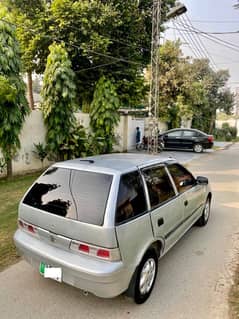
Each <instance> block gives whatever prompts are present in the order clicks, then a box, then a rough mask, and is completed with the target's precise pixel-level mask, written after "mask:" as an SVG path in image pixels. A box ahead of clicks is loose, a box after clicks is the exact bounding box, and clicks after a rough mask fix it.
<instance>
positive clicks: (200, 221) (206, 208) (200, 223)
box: [196, 197, 211, 227]
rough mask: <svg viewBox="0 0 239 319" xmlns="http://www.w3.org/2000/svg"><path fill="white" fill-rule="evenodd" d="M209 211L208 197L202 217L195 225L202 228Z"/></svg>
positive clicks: (206, 220)
mask: <svg viewBox="0 0 239 319" xmlns="http://www.w3.org/2000/svg"><path fill="white" fill-rule="evenodd" d="M210 211H211V200H210V198H209V197H208V198H207V200H206V202H205V204H204V208H203V213H202V216H201V217H200V218H199V219H198V221H197V223H196V225H197V226H200V227H203V226H205V225H207V223H208V220H209V217H210Z"/></svg>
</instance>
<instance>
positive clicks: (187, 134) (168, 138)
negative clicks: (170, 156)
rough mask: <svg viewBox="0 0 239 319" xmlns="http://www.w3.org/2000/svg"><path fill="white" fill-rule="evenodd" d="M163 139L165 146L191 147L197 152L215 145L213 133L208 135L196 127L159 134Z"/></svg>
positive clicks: (172, 147)
mask: <svg viewBox="0 0 239 319" xmlns="http://www.w3.org/2000/svg"><path fill="white" fill-rule="evenodd" d="M159 140H163V142H164V148H168V149H188V150H189V149H191V150H193V151H194V152H196V153H201V152H203V150H204V149H208V148H212V147H213V135H208V134H206V133H204V132H202V131H199V130H196V129H184V128H180V129H173V130H169V131H166V132H164V133H161V134H159Z"/></svg>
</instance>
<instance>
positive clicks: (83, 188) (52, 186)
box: [23, 167, 113, 225]
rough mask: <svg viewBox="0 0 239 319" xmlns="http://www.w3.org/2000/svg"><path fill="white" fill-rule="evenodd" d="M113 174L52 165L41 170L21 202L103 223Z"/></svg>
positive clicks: (95, 223)
mask: <svg viewBox="0 0 239 319" xmlns="http://www.w3.org/2000/svg"><path fill="white" fill-rule="evenodd" d="M112 179H113V177H112V175H108V174H101V173H94V172H86V171H82V170H79V171H78V170H70V169H65V168H58V167H53V168H50V169H49V170H47V171H46V172H45V174H43V175H42V176H41V177H40V178H39V179H38V180H37V181H36V183H35V184H34V185H33V187H32V188H31V189H30V191H29V192H28V193H27V194H26V196H25V198H24V199H23V203H24V204H26V205H29V206H31V207H34V208H38V209H40V210H43V211H45V212H48V213H51V214H55V215H58V216H62V217H66V218H71V219H75V220H79V221H81V222H84V223H89V224H94V225H102V224H103V221H104V215H105V209H106V205H107V200H108V196H109V191H110V187H111V183H112Z"/></svg>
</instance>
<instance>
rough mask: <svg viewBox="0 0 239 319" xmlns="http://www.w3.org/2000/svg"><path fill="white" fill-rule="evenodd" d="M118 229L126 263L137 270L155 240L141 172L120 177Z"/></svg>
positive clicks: (122, 253) (116, 222) (116, 218)
mask: <svg viewBox="0 0 239 319" xmlns="http://www.w3.org/2000/svg"><path fill="white" fill-rule="evenodd" d="M115 226H116V227H115V229H116V235H117V241H118V244H119V248H120V253H121V257H122V260H123V261H124V263H125V264H126V265H128V267H129V268H130V267H131V270H132V271H134V270H135V266H136V265H137V264H138V263H139V262H140V260H141V258H142V254H144V252H145V250H146V249H147V247H148V246H149V245H150V243H151V242H152V238H153V232H152V226H151V219H150V215H149V212H148V206H147V200H146V196H145V189H144V185H143V179H142V177H141V175H140V173H139V171H138V170H136V171H132V172H129V173H125V174H123V175H122V176H121V178H120V183H119V190H118V198H117V205H116V214H115Z"/></svg>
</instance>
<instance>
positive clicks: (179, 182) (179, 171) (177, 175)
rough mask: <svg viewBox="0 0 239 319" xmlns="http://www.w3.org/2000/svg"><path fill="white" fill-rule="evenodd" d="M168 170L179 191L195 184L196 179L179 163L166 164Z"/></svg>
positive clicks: (183, 190) (181, 191)
mask: <svg viewBox="0 0 239 319" xmlns="http://www.w3.org/2000/svg"><path fill="white" fill-rule="evenodd" d="M168 170H169V172H170V174H171V175H172V178H173V180H174V183H175V185H176V187H177V190H178V192H179V193H183V192H185V191H186V190H188V189H190V188H191V187H192V186H193V185H195V183H196V181H195V178H194V177H193V176H192V174H191V173H190V172H189V171H188V170H187V169H186V168H184V167H183V166H181V165H179V164H172V165H169V166H168Z"/></svg>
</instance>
